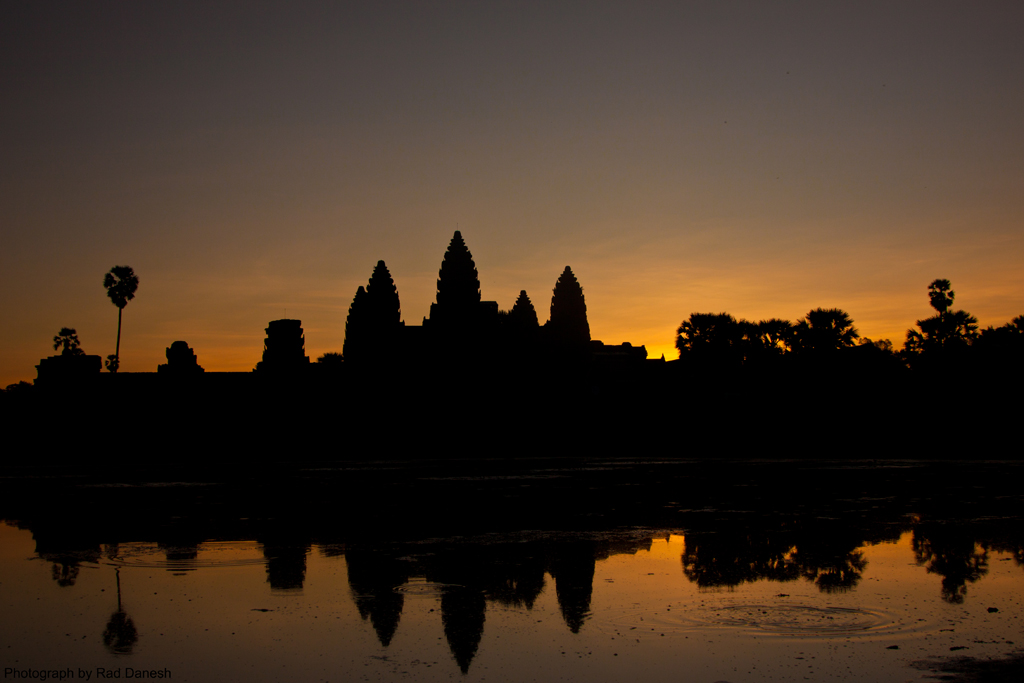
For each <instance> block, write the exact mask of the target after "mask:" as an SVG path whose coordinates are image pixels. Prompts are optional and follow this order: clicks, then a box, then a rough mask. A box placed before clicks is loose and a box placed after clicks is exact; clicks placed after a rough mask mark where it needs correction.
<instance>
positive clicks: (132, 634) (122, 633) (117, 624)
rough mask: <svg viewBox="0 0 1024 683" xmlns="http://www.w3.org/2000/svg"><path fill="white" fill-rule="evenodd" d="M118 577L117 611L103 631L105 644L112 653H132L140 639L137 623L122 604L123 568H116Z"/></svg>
mask: <svg viewBox="0 0 1024 683" xmlns="http://www.w3.org/2000/svg"><path fill="white" fill-rule="evenodd" d="M114 575H115V576H116V577H117V611H116V612H114V613H113V614H111V615H110V620H109V621H107V628H106V629H105V630H104V631H103V644H104V645H106V646H107V649H108V650H110V652H111V654H115V655H130V654H131V653H132V648H133V647H135V642H136V641H137V640H138V639H139V634H138V631H136V630H135V623H134V622H133V621H132V618H131V617H130V616H128V614H127V613H125V611H124V608H123V607H122V606H121V568H120V567H118V568H117V569H115V570H114Z"/></svg>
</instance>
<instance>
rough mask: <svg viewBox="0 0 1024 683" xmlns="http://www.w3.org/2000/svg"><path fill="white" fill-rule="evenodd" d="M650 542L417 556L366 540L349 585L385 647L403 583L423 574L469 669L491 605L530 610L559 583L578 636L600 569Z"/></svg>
mask: <svg viewBox="0 0 1024 683" xmlns="http://www.w3.org/2000/svg"><path fill="white" fill-rule="evenodd" d="M650 545H651V539H650V538H646V539H640V540H636V541H625V542H623V541H619V542H610V541H586V540H576V541H566V542H540V541H534V542H527V543H515V544H497V545H487V546H476V545H468V544H467V545H453V544H440V545H438V546H431V549H430V552H429V553H426V554H424V555H422V556H419V557H416V558H413V557H409V556H404V555H403V556H398V555H397V554H396V553H395V552H390V551H388V550H387V549H381V548H379V547H370V546H365V545H362V544H348V545H347V546H346V550H345V559H346V562H347V564H348V578H349V588H350V590H351V592H352V597H353V600H354V601H355V603H356V607H357V609H358V610H359V614H360V616H361V617H362V618H363V619H364V620H366V619H369V621H370V623H371V624H372V626H373V629H374V631H375V632H376V634H377V639H378V640H379V641H380V644H381V645H383V646H385V647H387V646H388V645H389V644H390V643H391V641H392V639H393V638H394V635H395V632H396V630H397V628H398V625H399V621H400V619H401V613H402V608H403V607H404V596H403V594H402V592H401V591H400V588H401V587H402V586H403V585H405V584H406V583H407V582H408V581H409V579H410V578H413V577H424V578H425V579H426V580H427V582H428V583H430V584H433V585H436V586H438V587H439V591H440V594H441V598H440V603H441V605H440V606H441V623H442V626H443V629H444V635H445V639H446V640H447V642H448V647H449V649H450V650H451V653H452V656H453V657H454V658H455V661H456V662H457V663H458V665H459V668H460V669H461V670H462V672H463V673H466V672H467V671H468V670H469V666H470V664H471V663H472V661H473V657H474V656H475V655H476V652H477V648H478V647H479V644H480V639H481V638H482V637H483V632H484V624H485V622H486V619H487V605H488V603H495V604H498V605H501V606H502V607H515V608H520V609H526V610H531V609H532V608H533V606H534V603H535V602H536V600H537V598H538V597H540V595H541V594H542V593H543V592H544V589H545V587H546V579H545V577H546V576H550V577H551V578H552V580H553V582H554V588H555V596H556V599H557V602H558V608H559V611H560V613H561V616H562V619H563V620H564V622H565V625H566V626H567V627H568V629H569V630H570V631H571V632H572V633H579V632H580V630H581V629H582V628H583V627H584V624H585V622H586V620H587V617H588V616H589V614H590V601H591V595H592V592H593V581H594V570H595V566H596V563H597V561H598V560H602V559H606V558H608V557H610V556H611V555H613V554H619V553H635V552H636V551H637V550H640V549H649V548H650Z"/></svg>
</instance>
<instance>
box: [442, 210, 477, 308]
mask: <svg viewBox="0 0 1024 683" xmlns="http://www.w3.org/2000/svg"><path fill="white" fill-rule="evenodd" d="M479 309H480V278H479V277H478V276H477V272H476V264H475V263H473V255H472V254H471V253H469V249H468V248H467V247H466V242H465V241H464V240H463V239H462V233H461V232H459V231H458V230H456V231H455V234H454V235H453V236H452V241H451V242H450V243H449V244H448V251H446V252H445V253H444V260H442V261H441V269H440V271H438V274H437V303H433V304H431V305H430V321H431V322H432V323H434V322H436V323H440V324H443V325H464V324H467V323H470V322H471V321H473V320H475V319H476V318H477V316H478V314H479Z"/></svg>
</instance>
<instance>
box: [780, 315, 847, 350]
mask: <svg viewBox="0 0 1024 683" xmlns="http://www.w3.org/2000/svg"><path fill="white" fill-rule="evenodd" d="M858 337H860V335H859V334H858V333H857V328H855V327H854V326H853V320H852V319H851V318H850V314H849V313H847V312H846V311H843V310H841V309H838V308H815V309H814V310H813V311H810V312H809V313H808V314H807V317H805V318H804V319H802V320H800V321H798V322H797V324H796V325H795V326H794V327H793V347H794V350H799V351H816V352H822V351H836V350H838V349H843V348H848V347H851V346H853V345H854V342H855V341H856V339H857V338H858Z"/></svg>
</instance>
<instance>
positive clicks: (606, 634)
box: [0, 462, 1024, 683]
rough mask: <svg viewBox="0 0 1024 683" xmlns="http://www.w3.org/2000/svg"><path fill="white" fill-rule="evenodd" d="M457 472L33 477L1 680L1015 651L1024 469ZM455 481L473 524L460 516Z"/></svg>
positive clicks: (13, 572) (841, 664)
mask: <svg viewBox="0 0 1024 683" xmlns="http://www.w3.org/2000/svg"><path fill="white" fill-rule="evenodd" d="M448 467H449V466H447V465H446V466H444V467H442V468H441V469H440V470H439V469H438V467H435V466H423V465H411V466H410V468H409V470H408V471H412V472H413V473H412V474H408V471H407V470H402V471H405V472H407V474H408V476H405V477H404V478H403V477H402V476H395V474H394V472H395V470H394V469H393V468H387V469H386V471H387V472H390V474H389V475H388V476H387V478H386V479H387V482H386V485H385V484H382V483H381V481H380V480H379V479H374V475H372V474H371V475H367V474H358V472H364V473H365V472H370V473H373V472H380V471H384V470H382V469H381V468H375V467H373V466H370V467H365V468H364V469H357V468H350V467H341V468H327V469H320V468H310V469H307V470H302V471H299V472H294V473H292V474H291V475H290V476H291V478H292V479H293V480H294V481H293V483H294V487H293V488H291V489H290V493H288V492H285V491H284V490H283V489H280V487H278V486H277V485H276V484H275V485H274V487H275V490H277V491H278V494H279V495H278V496H276V497H271V496H268V495H267V489H266V488H265V487H266V486H268V485H269V484H267V483H266V482H263V483H259V482H256V483H254V482H252V481H248V482H246V483H244V484H231V483H228V482H225V481H218V482H203V485H202V486H198V485H195V482H170V481H162V482H159V484H160V485H159V486H154V482H153V481H150V480H145V481H144V480H140V479H139V478H137V477H136V478H135V479H133V480H131V481H123V480H122V481H117V482H111V481H110V477H109V476H106V477H102V478H97V477H85V478H81V477H80V478H70V480H69V479H68V478H61V477H49V478H45V477H44V478H43V479H35V480H33V481H29V479H27V478H26V479H20V480H18V485H17V486H15V487H10V486H8V489H7V491H8V493H12V494H13V492H14V491H20V492H21V493H20V496H17V495H16V496H14V499H13V501H12V502H10V503H8V504H6V505H5V506H4V508H3V510H4V512H3V514H4V516H5V517H7V519H8V523H7V524H4V525H2V526H0V608H2V609H3V614H4V618H3V620H2V622H0V652H2V660H3V661H2V666H3V667H4V668H5V669H6V668H12V669H17V670H19V671H25V670H37V671H38V670H67V669H70V671H71V672H72V674H73V676H72V679H73V680H84V675H85V674H87V673H88V674H90V680H95V679H96V676H97V669H98V668H99V669H101V670H103V672H107V673H109V674H110V675H113V674H115V673H119V677H120V678H121V679H127V678H128V677H129V675H130V674H134V675H132V678H138V677H139V672H149V673H151V674H153V675H154V676H156V675H158V674H160V673H161V672H164V673H165V674H166V673H167V672H169V675H170V677H171V680H177V681H183V680H184V681H217V680H254V681H278V680H301V681H351V680H368V681H381V680H387V681H392V680H397V679H403V678H404V679H409V680H428V681H432V680H451V679H459V680H466V681H469V680H499V681H501V680H508V681H534V680H537V681H555V680H586V681H624V680H626V681H628V680H631V679H634V678H637V677H643V679H644V680H645V681H678V680H687V681H708V683H711V682H713V681H731V682H736V681H760V680H779V681H790V680H852V681H908V680H919V679H920V678H921V676H923V675H927V674H928V673H929V672H928V666H929V664H935V663H938V662H940V661H942V660H943V659H948V658H949V657H952V656H958V655H968V656H970V657H973V658H976V659H988V658H999V657H1003V656H1005V655H1007V654H1008V653H1012V652H1014V651H1016V650H1017V649H1019V648H1020V646H1021V644H1024V621H1022V610H1021V600H1022V598H1024V562H1022V560H1024V543H1022V534H1021V524H1020V519H1019V517H1018V516H1017V513H1019V511H1020V510H1021V509H1022V508H1021V507H1020V500H1019V497H1018V496H1019V493H1016V492H1015V491H1016V489H1018V488H1019V487H1018V486H1017V484H1016V482H1017V481H1019V478H1017V473H1018V468H1017V467H1016V466H1015V465H1009V464H987V465H983V466H973V467H972V472H973V473H972V474H971V475H970V476H966V475H963V474H962V475H960V476H956V477H953V476H950V474H951V473H952V470H951V469H950V468H953V467H955V465H951V464H948V463H946V464H942V465H930V464H921V463H911V464H909V465H906V466H905V467H901V468H891V467H885V468H878V467H876V466H870V467H862V468H854V469H850V468H849V467H847V466H845V465H836V466H833V467H821V466H816V465H802V464H790V465H786V466H784V469H785V472H784V473H783V474H781V476H780V474H779V467H783V466H776V465H772V464H765V463H761V464H750V465H748V466H747V467H746V468H745V471H744V473H743V474H739V473H737V472H736V470H735V468H726V469H725V470H722V469H713V470H710V471H709V470H707V469H706V468H705V467H704V466H701V465H695V464H685V463H684V464H672V463H654V464H652V463H644V464H642V465H641V464H638V463H636V462H634V463H625V462H611V463H609V462H602V463H588V464H587V466H586V467H581V466H580V464H579V463H573V464H563V465H557V466H550V465H548V464H540V463H533V464H527V465H517V466H516V467H514V468H512V470H511V471H509V470H507V469H502V468H499V469H500V471H497V472H496V471H495V468H494V467H492V468H490V469H489V470H488V471H487V472H486V473H481V472H479V471H477V472H476V473H475V474H474V473H469V474H462V475H458V476H456V475H455V474H454V473H453V472H452V471H451V470H450V469H448ZM459 467H460V466H458V465H455V469H456V470H458V469H459ZM725 472H730V473H732V478H731V479H728V478H726V479H723V476H724V473H725ZM769 472H771V473H773V475H772V476H771V477H766V474H767V473H769ZM837 472H839V473H842V476H841V477H839V478H838V479H839V480H841V481H842V482H843V483H842V484H839V483H836V482H837V478H836V473H837ZM996 474H999V475H1001V477H996V476H995V475H996ZM795 478H798V479H800V480H801V481H803V482H804V484H803V485H802V486H800V487H797V488H795V489H794V488H793V487H791V486H790V487H788V488H787V484H786V482H789V484H792V483H793V482H794V479H795ZM769 479H770V482H769ZM567 480H568V481H567ZM811 480H814V481H811ZM825 480H828V481H831V482H833V483H832V486H831V488H830V490H829V491H828V495H825V496H821V495H814V493H813V491H815V490H817V491H820V490H821V485H820V484H821V482H822V481H825ZM723 481H725V482H726V483H725V484H723ZM368 482H370V483H372V482H376V483H373V485H369V483H368ZM438 482H443V483H442V484H438ZM537 482H546V483H541V484H538V483H537ZM551 482H560V483H558V484H552V483H551ZM815 482H817V484H818V485H817V486H815V485H814V484H815ZM939 482H943V485H942V486H938V485H937V484H938V483H939ZM979 482H988V483H987V484H982V483H979ZM111 483H117V484H118V485H117V486H112V485H111ZM278 483H279V482H278ZM168 484H175V485H168ZM684 484H685V485H688V486H692V487H693V488H692V489H691V490H689V491H687V490H684V489H686V488H687V487H684V486H683V485H684ZM438 486H441V487H442V489H443V490H442V489H438ZM865 486H867V488H868V489H870V490H866V489H865ZM534 489H539V490H534ZM522 490H529V492H528V493H523V492H522ZM581 490H586V491H588V492H589V493H588V494H587V495H586V496H584V497H582V498H581V497H578V496H576V494H578V493H579V491H581ZM45 491H50V492H53V491H59V492H60V495H59V496H56V495H55V496H53V497H51V498H50V499H49V500H47V499H45V498H43V497H41V496H42V492H45ZM357 491H360V492H361V494H360V495H356V492H357ZM396 491H397V492H402V493H404V494H405V495H404V498H403V500H404V501H405V504H404V505H398V504H396V503H395V498H396V496H395V494H396ZM801 491H802V492H803V494H801V493H800V492H801ZM966 491H975V495H974V496H973V498H969V497H968V496H966V495H965V492H966ZM460 492H461V501H458V502H459V503H461V504H469V502H472V503H473V504H475V507H472V508H471V509H474V510H476V511H477V514H475V515H467V514H465V513H466V508H464V507H463V506H462V505H461V504H452V505H448V506H446V505H444V504H442V500H441V498H442V497H445V496H446V497H447V500H448V501H449V502H451V500H452V497H453V496H455V495H457V494H460ZM783 492H785V493H784V495H783ZM272 498H273V499H272ZM339 498H344V499H345V500H339ZM382 498H383V499H390V500H391V503H389V504H387V505H384V504H383V503H382ZM968 498H969V499H968ZM300 499H301V500H303V501H305V504H306V507H305V508H304V509H302V510H301V511H299V510H297V508H299V507H301V505H300V503H299V501H300ZM8 500H12V499H11V498H9V499H8ZM142 500H148V501H151V502H150V503H149V504H147V505H141V504H139V501H142ZM484 500H491V501H492V502H493V505H492V506H491V508H487V506H485V505H484V504H483V503H482V502H481V501H484ZM716 500H717V501H719V502H718V503H717V504H716V503H715V502H714V501H716ZM128 501H132V502H133V505H132V506H128V507H130V512H129V511H128V510H127V509H126V505H127V502H128ZM430 501H432V502H434V503H435V506H434V508H433V509H427V506H426V505H425V502H430ZM553 501H558V502H557V504H555V502H553ZM567 501H568V502H567ZM585 501H590V503H591V504H590V505H582V504H581V503H582V502H585ZM766 501H774V504H772V505H769V504H766ZM692 503H697V504H698V505H697V506H695V505H692ZM417 508H418V509H420V512H419V514H415V512H414V510H415V509H417ZM494 508H510V509H514V510H515V511H516V514H514V515H508V514H499V515H495V514H494ZM524 508H534V509H535V514H533V515H530V514H526V513H525V512H523V509H524ZM327 509H332V510H334V511H335V514H327V513H326V512H325V510H327ZM116 510H119V511H120V514H115V513H114V512H112V511H116ZM283 510H287V511H288V513H287V514H284V513H283V512H282V511H283ZM458 510H462V511H463V519H461V520H460V519H458V514H457V511H458ZM76 512H77V514H72V513H76ZM403 520H405V523H404V524H403V523H402V522H403ZM517 520H520V521H522V522H523V523H518V524H517V523H516V521H517ZM545 522H546V523H545ZM669 522H674V523H673V524H668V523H669ZM19 527H20V528H19ZM12 677H13V673H12V674H10V675H9V676H8V678H7V679H8V680H10V679H11V678H12Z"/></svg>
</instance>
